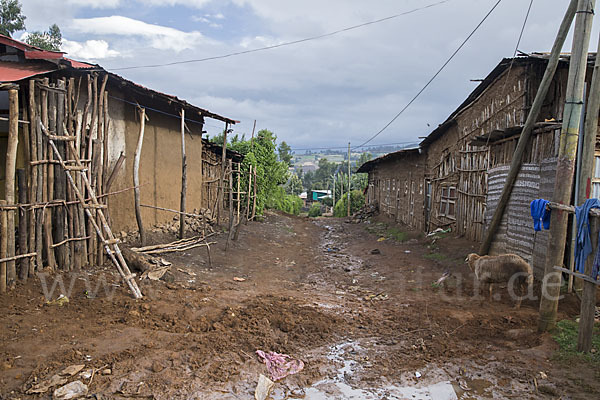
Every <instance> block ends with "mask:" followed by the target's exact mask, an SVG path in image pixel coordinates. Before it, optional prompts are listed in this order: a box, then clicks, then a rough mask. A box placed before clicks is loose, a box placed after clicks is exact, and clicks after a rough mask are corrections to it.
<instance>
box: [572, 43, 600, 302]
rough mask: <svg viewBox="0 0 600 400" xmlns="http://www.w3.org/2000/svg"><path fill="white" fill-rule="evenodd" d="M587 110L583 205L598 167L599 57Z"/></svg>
mask: <svg viewBox="0 0 600 400" xmlns="http://www.w3.org/2000/svg"><path fill="white" fill-rule="evenodd" d="M598 52H600V40H599V41H598ZM596 54H598V53H596ZM586 108H587V110H586V115H585V124H584V125H585V127H584V130H583V138H580V139H579V140H580V142H581V141H582V142H583V143H582V145H581V146H580V149H581V156H580V165H579V168H580V169H579V191H578V193H577V199H578V200H579V203H583V202H584V200H585V199H589V198H590V197H591V194H592V177H593V176H594V166H595V165H596V163H595V160H594V157H595V154H594V153H595V148H596V136H597V134H598V111H599V110H600V57H598V56H596V63H595V65H594V72H593V74H592V84H591V86H590V92H589V96H588V100H587V105H586ZM573 243H575V238H573ZM572 259H573V257H572ZM571 267H574V262H571ZM571 269H572V268H571ZM572 285H573V275H569V292H570V291H571V289H572Z"/></svg>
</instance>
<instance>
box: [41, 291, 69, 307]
mask: <svg viewBox="0 0 600 400" xmlns="http://www.w3.org/2000/svg"><path fill="white" fill-rule="evenodd" d="M68 302H69V298H68V297H67V296H65V295H64V294H61V295H60V296H58V297H57V298H56V300H52V301H47V302H46V304H48V305H50V306H59V307H62V306H64V305H65V304H67V303H68Z"/></svg>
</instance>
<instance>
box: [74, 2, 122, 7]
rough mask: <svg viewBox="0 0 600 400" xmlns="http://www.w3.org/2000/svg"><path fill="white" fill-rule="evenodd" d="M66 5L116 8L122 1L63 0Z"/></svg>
mask: <svg viewBox="0 0 600 400" xmlns="http://www.w3.org/2000/svg"><path fill="white" fill-rule="evenodd" d="M63 1H64V3H65V4H66V5H70V6H77V7H90V8H116V7H118V6H120V5H121V0H63Z"/></svg>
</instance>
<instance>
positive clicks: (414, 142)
mask: <svg viewBox="0 0 600 400" xmlns="http://www.w3.org/2000/svg"><path fill="white" fill-rule="evenodd" d="M417 143H419V141H418V140H413V141H410V142H398V143H385V144H370V145H366V146H361V147H384V146H400V145H408V144H417ZM347 148H348V146H339V147H337V146H332V147H311V148H306V149H296V148H292V149H291V150H292V151H306V150H338V149H344V150H345V149H347ZM357 148H358V147H355V148H353V150H356V149H357Z"/></svg>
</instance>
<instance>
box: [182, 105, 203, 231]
mask: <svg viewBox="0 0 600 400" xmlns="http://www.w3.org/2000/svg"><path fill="white" fill-rule="evenodd" d="M200 136H202V134H201V135H200ZM200 141H201V142H202V138H200ZM186 193H187V159H186V156H185V109H183V108H182V109H181V201H180V204H179V211H181V214H179V238H180V239H183V238H184V236H185V214H183V213H185V197H186Z"/></svg>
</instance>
